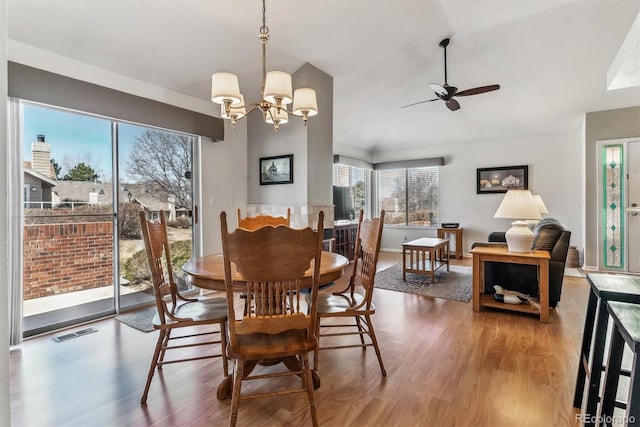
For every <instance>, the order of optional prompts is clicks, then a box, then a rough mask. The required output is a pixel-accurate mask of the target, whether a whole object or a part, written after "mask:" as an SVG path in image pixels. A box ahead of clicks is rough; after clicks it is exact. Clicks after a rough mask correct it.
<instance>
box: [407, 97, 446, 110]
mask: <svg viewBox="0 0 640 427" xmlns="http://www.w3.org/2000/svg"><path fill="white" fill-rule="evenodd" d="M437 100H438V98H433V99H427V100H424V101H420V102H414V103H413V104H407V105H403V106H402V107H400V108H407V107H412V106H414V105H418V104H424V103H425V102H431V101H437Z"/></svg>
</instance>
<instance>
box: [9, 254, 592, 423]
mask: <svg viewBox="0 0 640 427" xmlns="http://www.w3.org/2000/svg"><path fill="white" fill-rule="evenodd" d="M400 259H401V254H399V253H381V255H380V261H379V263H378V268H379V269H384V268H386V267H389V266H391V265H393V264H395V263H396V262H399V261H400ZM452 263H455V264H462V265H468V266H470V265H471V260H470V259H464V260H461V261H452ZM346 277H347V275H345V276H343V278H342V279H341V280H345V279H346ZM588 292H589V289H588V285H587V282H586V280H585V279H582V278H574V277H565V279H564V287H563V291H562V301H561V303H560V305H559V307H558V309H557V310H555V311H553V310H552V313H551V318H550V322H549V323H548V324H542V323H540V322H539V321H538V319H537V318H536V317H532V316H528V315H524V314H518V313H513V312H502V311H497V310H496V311H485V312H482V313H474V312H473V310H472V305H471V303H470V302H469V303H460V302H455V301H446V300H442V299H432V298H428V297H423V296H419V295H413V294H405V293H400V292H393V291H387V290H382V289H378V290H376V294H375V295H374V300H375V303H376V307H377V313H376V314H375V316H374V324H375V327H376V333H377V336H378V340H379V342H380V346H381V351H382V356H383V359H384V363H385V366H386V368H387V375H388V376H387V378H383V377H382V376H381V375H380V369H379V366H378V362H377V360H376V356H375V353H374V352H373V351H372V350H371V349H369V350H367V351H366V352H363V351H361V350H360V349H357V348H356V349H342V350H335V351H325V352H323V354H322V357H321V359H320V369H319V374H320V377H321V379H322V386H321V387H320V388H319V389H317V390H316V400H317V407H318V419H319V422H320V425H323V426H365V425H366V426H417V425H424V426H427V425H428V426H515V425H518V426H567V425H576V424H575V413H574V411H573V410H572V402H573V391H574V384H575V376H576V372H577V371H576V369H577V363H578V353H579V346H580V343H581V338H582V326H583V322H584V313H585V307H586V304H587V297H588ZM91 326H92V327H94V328H96V329H98V332H97V333H93V334H89V335H85V336H82V337H79V338H75V339H72V340H69V341H65V342H61V343H56V342H54V341H53V340H52V339H51V335H50V336H41V337H38V338H35V339H31V340H29V341H26V342H25V343H24V344H23V345H22V346H21V347H20V348H18V349H16V350H14V351H12V352H11V409H12V414H11V418H12V425H14V426H62V425H65V426H145V425H162V426H167V425H171V426H218V425H227V424H228V417H229V411H230V400H225V401H218V400H217V399H216V386H217V385H218V383H219V382H220V381H221V379H222V368H221V364H220V361H219V360H209V361H197V362H191V363H186V364H177V365H168V366H166V367H165V368H164V372H162V373H160V374H156V376H155V378H154V380H153V383H152V385H151V390H150V393H149V400H148V405H147V406H146V407H145V406H140V396H141V394H142V390H143V387H144V384H145V380H146V375H147V370H148V368H149V362H150V358H151V354H152V351H153V347H154V343H155V340H156V337H157V335H156V333H155V332H151V333H143V332H140V331H137V330H135V329H133V328H130V327H128V326H126V325H124V324H121V323H120V322H118V321H117V320H115V319H113V318H111V319H106V320H102V321H99V322H95V323H92V324H91ZM84 327H86V326H82V327H78V328H74V329H71V330H70V331H73V330H76V329H82V328H84ZM55 335H60V333H59V332H58V333H57V334H55ZM279 368H280V367H268V368H264V367H262V369H279ZM281 381H282V384H290V381H293V380H292V379H291V378H283V379H282V380H281ZM264 386H266V387H273V386H274V383H273V381H271V382H269V383H267V384H264V385H263V384H262V383H260V382H254V383H250V384H248V385H244V389H249V388H253V387H255V388H258V387H264ZM238 421H239V423H238V424H239V425H252V426H275V425H277V426H280V425H311V420H310V416H309V411H308V409H307V402H306V396H305V395H304V394H298V395H288V396H280V397H276V398H264V399H255V400H248V401H243V402H241V404H240V411H239V414H238Z"/></svg>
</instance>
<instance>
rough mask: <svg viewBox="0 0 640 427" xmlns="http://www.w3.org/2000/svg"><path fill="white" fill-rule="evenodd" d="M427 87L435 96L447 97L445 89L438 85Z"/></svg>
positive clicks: (433, 84)
mask: <svg viewBox="0 0 640 427" xmlns="http://www.w3.org/2000/svg"><path fill="white" fill-rule="evenodd" d="M429 87H430V88H431V90H432V91H434V92H435V93H436V95H438V96H446V95H447V93H448V92H447V88H446V87H444V86H442V85H439V84H438V83H429Z"/></svg>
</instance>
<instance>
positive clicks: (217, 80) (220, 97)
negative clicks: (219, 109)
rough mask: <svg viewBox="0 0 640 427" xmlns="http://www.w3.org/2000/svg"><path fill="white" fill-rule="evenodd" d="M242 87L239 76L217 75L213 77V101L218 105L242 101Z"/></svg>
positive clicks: (230, 74) (229, 74)
mask: <svg viewBox="0 0 640 427" xmlns="http://www.w3.org/2000/svg"><path fill="white" fill-rule="evenodd" d="M240 97H241V95H240V85H239V84H238V76H236V75H235V74H232V73H215V74H214V75H213V76H211V100H212V101H213V102H215V103H216V104H224V102H225V101H231V103H234V102H236V103H237V102H239V101H240Z"/></svg>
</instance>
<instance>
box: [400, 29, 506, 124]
mask: <svg viewBox="0 0 640 427" xmlns="http://www.w3.org/2000/svg"><path fill="white" fill-rule="evenodd" d="M449 41H450V40H449V39H444V40H442V41H441V42H440V44H439V45H438V46H440V47H441V48H442V49H444V85H440V84H438V83H429V87H430V88H431V90H433V92H434V93H435V95H436V97H435V98H433V99H427V100H425V101H419V102H414V103H413V104H408V105H404V106H402V107H401V108H406V107H412V106H414V105H419V104H424V103H425V102H432V101H438V100H441V101H444V102H445V105H446V106H447V108H448V109H449V110H451V111H456V110H459V109H460V103H459V102H458V101H456V100H455V99H453V97H454V96H469V95H479V94H481V93H485V92H491V91H494V90H498V89H500V85H498V84H494V85H488V86H478V87H474V88H471V89H465V90H461V91H458V88H457V87H455V86H449V83H448V81H447V46H449Z"/></svg>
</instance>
